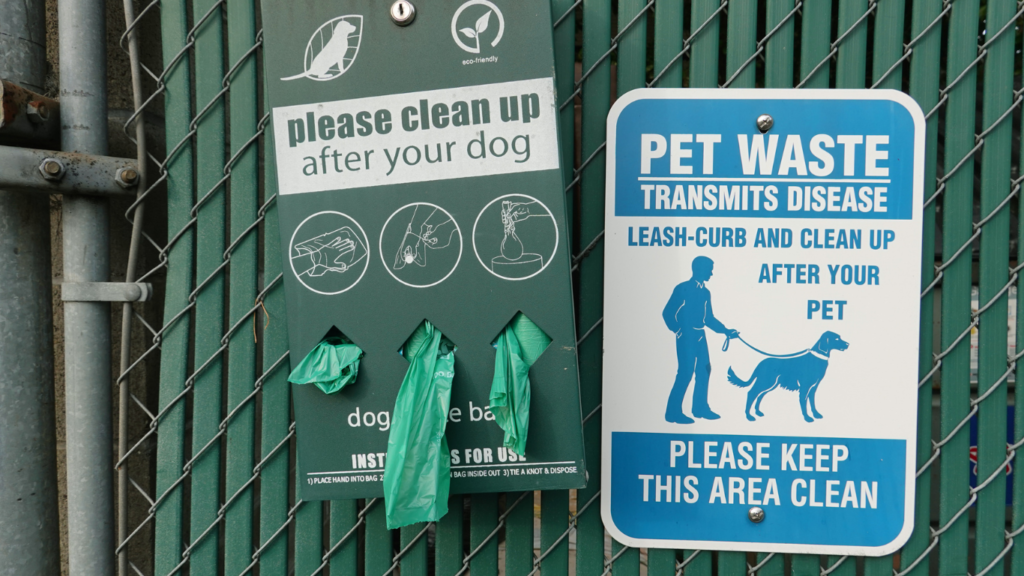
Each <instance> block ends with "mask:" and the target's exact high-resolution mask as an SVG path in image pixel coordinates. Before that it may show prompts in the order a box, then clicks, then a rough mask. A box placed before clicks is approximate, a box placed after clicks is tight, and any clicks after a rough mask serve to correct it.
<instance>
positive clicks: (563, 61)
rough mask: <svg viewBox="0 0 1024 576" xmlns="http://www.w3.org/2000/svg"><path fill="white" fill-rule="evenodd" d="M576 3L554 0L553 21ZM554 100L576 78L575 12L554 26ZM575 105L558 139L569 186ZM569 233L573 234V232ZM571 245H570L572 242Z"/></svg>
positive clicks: (563, 117)
mask: <svg viewBox="0 0 1024 576" xmlns="http://www.w3.org/2000/svg"><path fill="white" fill-rule="evenodd" d="M572 5H573V0H551V21H552V23H554V22H555V21H556V20H557V19H558V18H561V17H562V15H563V14H565V13H566V11H568V10H569V9H570V8H571V7H572ZM553 34H554V51H555V102H556V103H557V104H558V105H559V106H561V105H562V104H563V103H564V102H565V101H566V100H568V99H569V98H571V97H572V94H573V91H574V89H575V87H574V85H575V82H576V78H575V77H576V14H575V11H574V13H571V14H569V15H568V16H566V17H565V19H564V20H563V21H562V22H561V23H559V25H558V26H557V27H555V29H554V32H553ZM575 125H576V107H575V106H574V105H573V104H569V105H567V106H565V107H564V108H562V109H561V110H560V111H559V113H558V141H559V145H560V146H561V153H562V158H561V162H562V181H563V183H564V184H565V185H566V186H568V185H569V183H570V182H572V179H573V158H574V155H573V151H574V150H575V148H574V144H575V139H576V132H575ZM575 205H576V198H575V195H574V194H573V193H572V191H570V192H569V193H568V194H567V195H566V198H565V216H566V224H565V225H566V229H567V230H570V231H572V229H573V215H574V210H575ZM570 236H572V234H571V233H570ZM570 248H571V246H570Z"/></svg>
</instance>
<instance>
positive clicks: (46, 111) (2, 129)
mask: <svg viewBox="0 0 1024 576" xmlns="http://www.w3.org/2000/svg"><path fill="white" fill-rule="evenodd" d="M0 143H2V144H9V145H14V146H33V147H37V148H52V149H60V102H58V101H56V100H54V99H52V98H47V97H45V96H41V95H39V94H36V93H35V92H32V91H31V90H27V89H25V88H22V87H21V86H18V85H17V84H15V83H13V82H9V81H7V80H3V79H0Z"/></svg>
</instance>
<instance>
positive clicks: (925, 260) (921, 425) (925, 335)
mask: <svg viewBox="0 0 1024 576" xmlns="http://www.w3.org/2000/svg"><path fill="white" fill-rule="evenodd" d="M941 10H942V6H941V5H940V4H939V3H934V2H914V3H913V4H912V13H911V21H910V36H911V38H917V37H918V36H921V34H922V33H924V36H921V39H920V40H919V41H918V44H917V45H916V46H914V52H913V56H912V57H911V65H910V95H911V96H912V97H913V98H914V99H915V100H916V101H917V103H918V104H919V105H920V106H921V108H922V109H924V111H925V113H927V112H928V111H929V110H931V108H932V107H933V106H935V104H936V103H937V102H938V98H939V52H940V50H941V44H940V42H941V40H942V28H941V26H935V27H932V28H930V29H929V28H928V26H929V25H930V24H931V23H932V22H933V21H934V20H935V18H936V17H938V15H939V14H940V12H941ZM926 29H928V32H924V31H925V30H926ZM937 150H938V116H937V115H932V116H931V117H930V118H928V119H927V120H926V121H925V159H924V163H925V168H924V197H925V198H926V199H927V198H930V197H931V196H932V195H933V194H934V193H935V189H936V183H935V166H936V162H937ZM935 224H936V221H935V203H934V202H933V203H931V204H930V205H928V206H926V207H925V209H924V226H923V234H922V242H921V245H922V257H921V288H922V290H923V289H925V288H926V287H927V286H928V285H930V284H931V282H932V280H933V279H934V278H935V266H934V263H935ZM934 311H935V291H934V290H933V291H929V292H928V293H927V294H925V295H924V296H923V297H922V298H921V333H920V337H921V345H920V355H919V368H918V374H919V375H920V377H921V378H924V377H925V375H926V374H928V372H929V371H930V370H931V369H932V348H933V347H934V343H935V340H934V331H933V326H934V319H935V318H934ZM933 385H934V381H932V380H929V381H927V382H925V383H924V384H923V385H922V386H921V387H920V389H919V391H918V403H917V467H918V469H920V467H921V466H923V465H924V464H925V462H927V461H928V459H929V457H930V456H931V452H932V396H933V394H934V393H933V388H934V386H933ZM931 478H932V474H931V470H928V471H927V472H925V473H923V474H921V475H920V476H918V478H917V488H916V496H915V500H916V501H915V507H914V531H913V532H912V533H911V535H910V540H909V541H908V542H907V544H906V545H905V546H904V547H903V550H902V552H901V553H900V564H901V566H902V567H903V568H904V569H905V568H906V567H907V566H909V565H910V563H912V562H914V560H915V559H917V558H918V557H919V556H920V555H921V554H923V553H924V551H925V550H926V549H927V548H928V545H929V543H930V541H931V534H930V530H929V528H930V507H931ZM928 566H929V562H928V561H927V560H925V561H922V562H921V563H919V564H918V565H917V567H915V569H914V571H913V572H912V574H913V575H915V576H921V575H924V574H928Z"/></svg>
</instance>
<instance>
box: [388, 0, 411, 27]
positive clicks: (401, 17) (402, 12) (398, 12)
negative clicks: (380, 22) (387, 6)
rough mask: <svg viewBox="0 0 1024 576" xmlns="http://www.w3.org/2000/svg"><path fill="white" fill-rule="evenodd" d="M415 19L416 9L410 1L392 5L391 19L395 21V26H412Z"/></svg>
mask: <svg viewBox="0 0 1024 576" xmlns="http://www.w3.org/2000/svg"><path fill="white" fill-rule="evenodd" d="M415 17H416V7H415V6H413V5H412V2H409V0H397V1H396V2H395V3H394V4H392V5H391V19H392V20H394V21H395V24H398V25H399V26H408V25H409V24H412V20H413V18H415Z"/></svg>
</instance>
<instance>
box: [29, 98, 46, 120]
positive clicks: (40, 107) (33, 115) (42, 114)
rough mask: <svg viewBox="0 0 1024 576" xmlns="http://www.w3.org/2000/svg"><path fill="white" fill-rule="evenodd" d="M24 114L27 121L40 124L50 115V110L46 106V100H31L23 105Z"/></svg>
mask: <svg viewBox="0 0 1024 576" xmlns="http://www.w3.org/2000/svg"><path fill="white" fill-rule="evenodd" d="M25 115H26V116H28V121H29V122H31V123H33V124H42V123H43V122H46V119H47V118H49V117H50V110H49V109H48V108H47V107H46V102H42V101H39V100H33V101H32V102H29V103H28V104H26V105H25Z"/></svg>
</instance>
